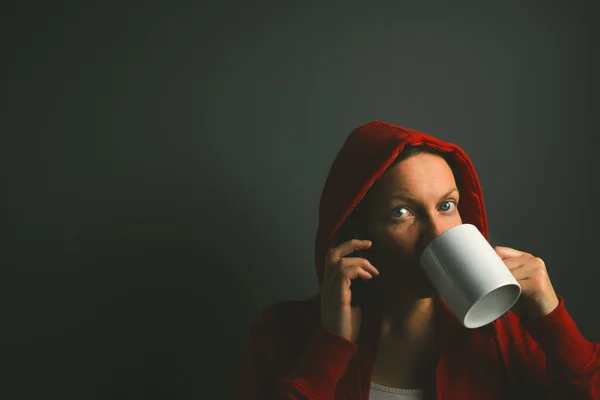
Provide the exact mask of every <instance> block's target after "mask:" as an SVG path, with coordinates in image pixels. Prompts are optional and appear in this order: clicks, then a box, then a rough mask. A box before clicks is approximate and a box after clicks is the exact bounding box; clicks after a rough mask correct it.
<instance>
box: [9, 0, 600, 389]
mask: <svg viewBox="0 0 600 400" xmlns="http://www.w3.org/2000/svg"><path fill="white" fill-rule="evenodd" d="M48 3H50V2H48ZM248 3H250V2H248ZM365 3H366V2H348V1H346V2H337V3H329V5H322V4H320V3H317V2H314V3H310V4H309V3H306V2H294V4H293V5H281V4H280V2H270V3H269V2H262V3H254V4H253V5H249V4H242V2H239V4H235V3H232V2H224V3H220V5H217V4H216V3H214V4H208V3H205V4H202V3H192V2H190V3H187V4H184V3H180V4H176V3H175V2H164V4H162V5H159V4H156V3H151V4H150V3H146V4H142V3H139V4H138V5H135V6H134V5H133V4H129V5H128V4H127V3H120V4H118V5H117V4H114V5H112V4H109V3H103V4H102V5H93V6H92V5H82V4H80V3H73V4H67V3H59V4H56V3H52V4H37V5H36V4H32V3H26V4H22V5H21V6H19V7H20V8H19V9H16V8H14V7H16V6H12V7H13V8H12V9H9V8H6V9H5V10H4V12H2V13H1V14H2V21H1V22H2V32H1V33H2V37H3V39H2V41H3V47H2V49H3V50H2V53H3V59H4V61H3V64H4V65H3V68H4V69H5V71H4V73H3V77H4V78H5V83H4V84H3V89H2V92H3V93H4V95H5V97H6V99H5V100H6V102H5V106H4V107H3V108H2V114H3V115H2V128H1V131H2V134H3V135H2V136H3V142H4V143H5V144H4V145H2V146H1V147H2V153H3V156H2V163H3V164H5V165H4V166H3V168H2V169H3V172H6V180H5V182H6V184H5V185H3V187H4V190H3V191H2V197H3V198H4V200H5V201H6V205H5V206H4V207H3V209H4V210H5V211H6V214H7V217H6V218H5V219H4V221H5V223H4V224H3V227H4V228H6V229H5V239H4V240H3V251H2V259H1V260H2V261H1V262H2V269H1V271H2V276H1V279H0V282H1V284H2V287H1V296H2V297H1V299H0V300H1V306H0V307H2V314H1V315H2V322H1V326H0V332H1V341H0V343H1V344H2V351H1V352H0V368H1V373H0V376H1V377H0V382H1V383H0V389H1V393H0V394H1V395H2V397H3V398H7V399H32V398H35V399H46V398H61V399H65V398H69V399H107V398H140V399H142V398H145V399H147V398H170V399H175V398H178V399H183V398H186V399H187V398H206V399H209V398H215V399H216V398H219V399H221V398H223V399H225V398H231V397H232V396H233V393H234V388H235V382H236V380H237V373H238V367H239V362H240V357H241V354H242V350H243V347H244V339H245V335H246V330H247V329H248V326H249V324H250V322H251V321H253V320H254V319H255V318H256V317H257V316H258V313H259V311H260V309H261V308H262V307H264V306H266V305H268V304H271V303H273V302H276V301H280V300H286V299H300V298H304V297H308V296H310V295H313V294H314V293H315V291H316V290H317V282H316V278H315V273H314V269H313V254H312V251H313V238H314V232H315V229H316V223H317V205H318V200H319V195H320V191H321V188H322V185H323V183H324V180H325V177H326V174H327V172H328V168H329V166H330V164H331V162H332V160H333V157H334V156H335V154H336V152H337V151H338V149H339V148H340V146H341V144H342V142H343V140H344V139H345V138H346V136H347V135H348V133H349V132H350V131H351V130H352V129H353V128H355V127H356V126H358V125H362V124H364V123H366V122H368V121H370V120H374V119H381V120H386V121H390V122H393V123H396V124H400V125H404V126H408V127H412V128H415V129H419V130H422V131H424V132H427V133H430V134H432V135H434V136H437V137H439V138H441V139H444V140H448V141H451V142H454V143H457V144H459V145H460V146H462V147H463V149H465V151H466V152H467V153H468V154H469V155H470V156H471V158H472V160H473V162H474V164H475V167H476V169H477V172H478V174H479V177H480V179H481V182H482V186H483V190H484V195H485V200H486V204H487V210H488V215H489V222H490V231H491V236H492V241H493V242H494V244H501V245H506V246H511V247H515V248H517V249H521V250H526V251H529V252H532V253H534V254H536V255H538V256H540V257H542V258H543V259H544V260H545V261H546V264H547V267H548V269H549V271H550V276H551V278H552V282H553V283H554V285H555V287H556V289H557V291H558V292H559V293H560V294H562V295H564V297H565V298H566V302H567V307H568V310H569V311H570V312H571V314H572V315H573V317H574V318H575V320H576V321H577V323H578V325H579V327H580V328H581V330H582V331H583V332H584V334H585V335H586V336H587V337H588V338H589V339H592V340H595V341H599V340H600V321H599V318H598V309H599V306H600V300H599V298H598V294H597V287H598V279H599V278H600V266H599V265H598V263H597V261H596V256H595V251H597V247H598V244H597V235H595V232H596V226H598V225H599V224H600V208H599V207H598V206H599V204H598V201H597V194H598V193H597V192H598V190H597V186H596V183H597V176H598V166H597V164H596V162H594V161H595V160H597V155H596V151H595V149H594V148H593V145H592V141H595V140H596V137H595V136H596V130H597V128H596V115H597V110H598V105H599V104H598V97H597V93H598V88H599V85H598V74H597V71H598V70H600V68H599V67H600V66H599V62H598V52H597V47H598V41H597V40H596V37H597V33H598V28H597V24H596V25H594V24H593V19H592V17H593V15H595V13H594V10H593V9H592V5H593V2H592V1H589V2H587V3H584V2H576V1H569V2H567V1H563V2H556V1H545V2H541V1H540V2H537V3H533V2H516V1H515V2H512V3H508V2H485V5H482V2H474V1H473V2H471V3H460V4H457V3H455V2H440V3H437V4H435V3H420V2H405V1H394V2H388V3H379V4H377V5H367V4H365ZM415 3H419V4H415ZM3 175H4V174H3Z"/></svg>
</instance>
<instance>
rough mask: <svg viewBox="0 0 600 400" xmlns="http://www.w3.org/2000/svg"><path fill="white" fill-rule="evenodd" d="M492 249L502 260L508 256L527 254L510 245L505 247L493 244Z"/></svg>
mask: <svg viewBox="0 0 600 400" xmlns="http://www.w3.org/2000/svg"><path fill="white" fill-rule="evenodd" d="M494 250H495V251H496V253H497V254H498V255H499V256H500V258H502V259H503V260H504V259H505V258H509V257H520V256H523V255H527V254H529V253H526V252H524V251H520V250H517V249H513V248H512V247H505V246H494Z"/></svg>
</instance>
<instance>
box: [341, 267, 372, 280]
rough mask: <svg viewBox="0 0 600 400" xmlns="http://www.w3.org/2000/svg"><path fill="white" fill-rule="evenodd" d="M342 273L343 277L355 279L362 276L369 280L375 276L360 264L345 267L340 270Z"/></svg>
mask: <svg viewBox="0 0 600 400" xmlns="http://www.w3.org/2000/svg"><path fill="white" fill-rule="evenodd" d="M340 274H341V276H342V277H344V278H348V279H349V280H353V279H356V278H362V279H367V280H368V279H371V278H373V275H371V274H370V273H369V272H368V271H365V270H364V269H363V268H362V267H361V266H359V265H353V266H351V267H348V268H344V269H343V270H341V271H340Z"/></svg>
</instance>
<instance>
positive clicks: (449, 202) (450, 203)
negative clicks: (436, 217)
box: [441, 201, 454, 212]
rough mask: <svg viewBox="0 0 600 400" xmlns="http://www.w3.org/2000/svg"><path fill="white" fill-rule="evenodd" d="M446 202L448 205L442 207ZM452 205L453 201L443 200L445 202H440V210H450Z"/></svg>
mask: <svg viewBox="0 0 600 400" xmlns="http://www.w3.org/2000/svg"><path fill="white" fill-rule="evenodd" d="M447 204H449V205H450V206H449V207H444V205H447ZM453 206H454V202H452V201H445V202H443V203H442V206H441V207H442V211H444V212H447V211H450V210H451V209H452V207H453Z"/></svg>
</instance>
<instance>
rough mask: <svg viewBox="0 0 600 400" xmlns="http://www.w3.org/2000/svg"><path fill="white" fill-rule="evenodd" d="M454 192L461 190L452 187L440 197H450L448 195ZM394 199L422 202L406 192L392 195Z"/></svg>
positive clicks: (414, 202) (413, 202)
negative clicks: (405, 193)
mask: <svg viewBox="0 0 600 400" xmlns="http://www.w3.org/2000/svg"><path fill="white" fill-rule="evenodd" d="M453 192H459V191H458V188H452V189H450V190H449V191H447V192H446V193H444V194H443V195H442V196H441V197H440V200H442V199H443V198H445V197H448V196H450V195H451V194H452V193H453ZM459 193H460V192H459ZM392 200H405V201H407V202H409V203H412V204H419V203H420V202H419V201H418V200H417V199H415V198H414V197H411V196H407V195H404V194H401V193H398V194H396V195H394V196H393V197H392Z"/></svg>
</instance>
